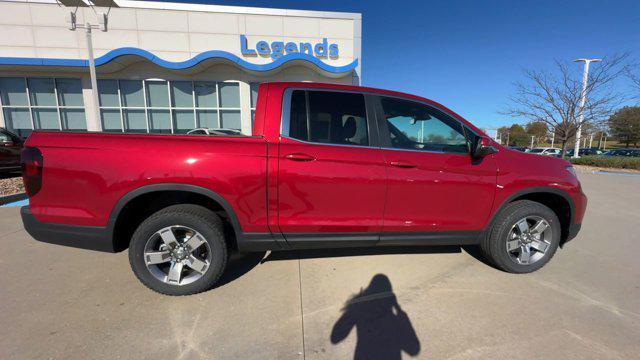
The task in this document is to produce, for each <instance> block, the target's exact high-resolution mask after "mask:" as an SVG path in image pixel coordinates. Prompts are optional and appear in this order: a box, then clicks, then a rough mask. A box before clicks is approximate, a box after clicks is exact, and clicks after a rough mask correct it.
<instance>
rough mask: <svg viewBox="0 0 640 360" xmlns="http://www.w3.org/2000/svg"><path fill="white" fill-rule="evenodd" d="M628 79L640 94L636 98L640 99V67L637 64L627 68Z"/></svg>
mask: <svg viewBox="0 0 640 360" xmlns="http://www.w3.org/2000/svg"><path fill="white" fill-rule="evenodd" d="M627 77H628V78H629V80H631V84H632V85H633V87H634V88H635V90H636V92H637V94H638V95H636V96H637V97H639V98H640V65H639V64H638V63H637V62H635V63H632V64H630V65H629V66H627Z"/></svg>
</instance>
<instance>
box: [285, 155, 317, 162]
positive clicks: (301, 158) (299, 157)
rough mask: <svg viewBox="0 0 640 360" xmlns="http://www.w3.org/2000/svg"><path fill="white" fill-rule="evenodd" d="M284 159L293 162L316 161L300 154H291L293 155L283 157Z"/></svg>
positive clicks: (311, 157) (309, 156)
mask: <svg viewBox="0 0 640 360" xmlns="http://www.w3.org/2000/svg"><path fill="white" fill-rule="evenodd" d="M285 158H286V159H289V160H293V161H313V160H315V159H316V158H314V157H313V156H311V155H307V154H302V153H293V154H289V155H285Z"/></svg>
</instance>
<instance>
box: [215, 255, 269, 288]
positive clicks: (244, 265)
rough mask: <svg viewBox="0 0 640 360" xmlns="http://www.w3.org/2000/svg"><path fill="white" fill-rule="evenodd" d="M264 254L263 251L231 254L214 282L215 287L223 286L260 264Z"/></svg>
mask: <svg viewBox="0 0 640 360" xmlns="http://www.w3.org/2000/svg"><path fill="white" fill-rule="evenodd" d="M265 254H266V253H265V252H252V253H233V254H231V257H230V258H229V263H228V264H227V267H226V269H225V270H224V273H222V276H221V277H220V280H219V281H218V283H217V284H216V287H217V288H218V287H221V286H224V285H226V284H228V283H230V282H232V281H234V280H236V279H238V278H239V277H241V276H243V275H244V274H246V273H248V272H249V271H251V270H252V269H253V268H254V267H256V266H257V265H258V264H260V261H262V259H263V258H264V255H265Z"/></svg>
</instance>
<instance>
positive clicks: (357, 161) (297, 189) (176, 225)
mask: <svg viewBox="0 0 640 360" xmlns="http://www.w3.org/2000/svg"><path fill="white" fill-rule="evenodd" d="M257 101H258V102H257V108H256V111H255V114H256V115H255V120H254V125H253V134H252V136H228V135H220V136H192V135H176V136H163V135H155V134H115V133H113V134H107V133H59V132H56V133H49V132H34V133H33V134H32V135H31V136H30V137H29V139H28V140H27V144H26V148H25V150H24V151H23V163H24V167H25V172H24V181H25V184H26V191H27V193H28V195H29V206H26V207H23V208H22V219H23V222H24V226H25V229H26V230H27V231H28V232H29V234H31V235H32V236H33V237H34V238H35V239H36V240H40V241H44V242H50V243H55V244H61V245H68V246H75V247H81V248H87V249H93V250H102V251H111V252H115V251H121V250H124V249H126V248H128V249H129V261H130V263H131V267H132V269H133V272H134V273H135V275H136V276H137V277H138V279H140V281H141V282H142V283H144V284H145V285H146V286H148V287H149V288H151V289H153V290H155V291H158V292H160V293H164V294H169V295H185V294H193V293H197V292H200V291H203V290H206V289H209V288H211V287H212V286H214V284H215V283H216V282H217V281H218V279H219V278H220V276H221V275H222V273H223V271H224V269H225V266H226V264H227V258H228V256H229V255H228V254H229V252H230V251H232V250H236V249H237V250H239V251H266V250H274V251H275V250H285V249H314V248H339V247H368V246H398V245H402V246H407V245H453V244H455V245H479V246H480V249H481V250H482V252H483V254H484V255H485V256H486V257H487V259H489V260H490V261H491V262H493V264H495V266H497V267H499V268H500V269H503V270H505V271H508V272H512V273H528V272H532V271H535V270H537V269H539V268H541V267H542V266H543V265H544V264H546V263H547V262H548V261H549V260H550V259H551V257H552V256H553V255H554V253H555V252H556V250H557V249H558V246H559V245H561V244H563V243H565V242H567V241H568V240H570V239H572V238H573V237H575V236H576V234H577V233H578V231H579V229H580V227H581V223H582V218H583V215H584V212H585V209H586V205H587V198H586V196H585V195H584V194H583V192H582V190H581V186H580V182H579V181H578V179H577V177H576V174H575V172H574V170H573V167H572V166H571V164H570V163H568V162H566V161H564V160H562V159H556V158H551V157H542V156H530V155H527V154H522V153H519V152H515V151H507V150H506V149H505V148H503V147H502V146H500V145H499V144H497V143H496V142H495V141H493V140H491V139H490V138H489V137H487V136H486V135H485V134H484V133H483V132H482V131H480V130H479V129H478V128H477V127H475V126H474V125H472V124H471V123H469V122H468V121H466V120H465V119H463V118H462V117H460V116H459V115H457V114H455V113H454V112H453V111H451V110H449V109H447V108H446V107H444V106H442V105H440V104H438V103H436V102H433V101H431V100H427V99H424V98H421V97H418V96H413V95H408V94H403V93H399V92H393V91H386V90H378V89H372V88H363V87H357V86H345V85H333V84H319V83H264V84H261V85H260V87H259V91H258V100H257ZM89 149H90V150H89ZM43 159H44V163H43ZM122 159H126V161H122ZM78 184H81V186H79V185H78ZM95 266H100V265H99V264H96V265H95ZM105 271H106V269H105Z"/></svg>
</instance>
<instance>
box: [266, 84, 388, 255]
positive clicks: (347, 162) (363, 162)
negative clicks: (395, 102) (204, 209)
mask: <svg viewBox="0 0 640 360" xmlns="http://www.w3.org/2000/svg"><path fill="white" fill-rule="evenodd" d="M367 98H368V96H365V95H363V94H360V93H354V92H345V91H333V90H325V89H307V90H305V89H287V90H286V91H285V92H284V97H283V105H282V109H283V114H282V128H281V137H280V143H279V152H278V167H279V168H278V187H277V188H278V226H279V230H280V231H281V232H282V233H283V235H284V237H285V239H286V240H287V242H288V243H289V244H290V245H291V246H292V247H294V248H295V247H305V248H310V247H315V246H323V245H324V246H327V242H332V246H340V245H344V246H354V245H358V246H363V245H373V244H375V243H376V242H377V241H378V236H379V232H380V230H381V226H382V216H383V211H384V201H385V191H386V170H385V164H384V161H383V156H382V151H381V149H379V148H378V147H374V146H372V144H376V143H377V141H376V140H375V139H376V137H377V129H376V126H375V123H374V121H372V111H371V109H370V107H368V106H367V100H366V99H367Z"/></svg>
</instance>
